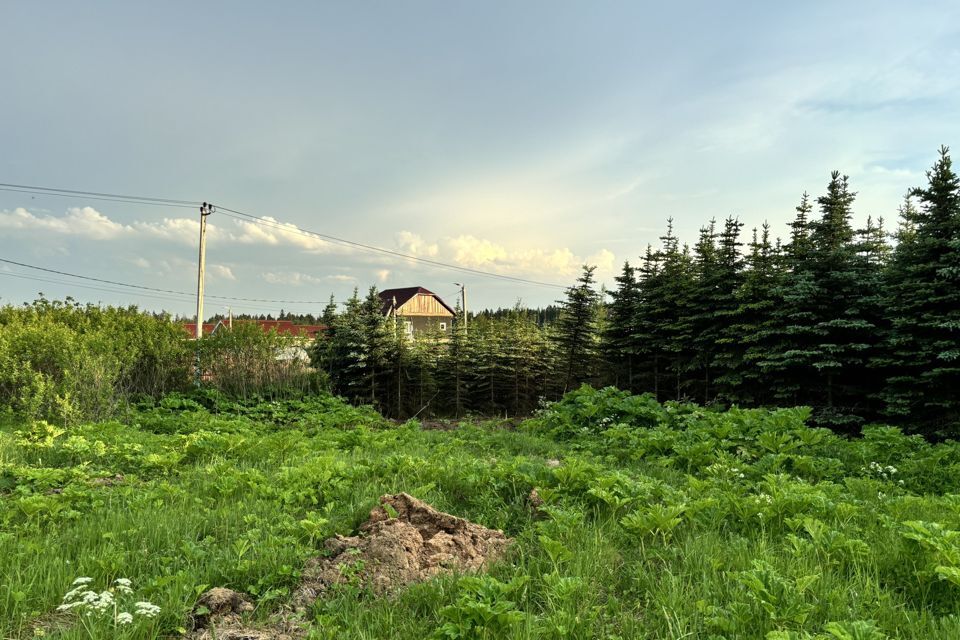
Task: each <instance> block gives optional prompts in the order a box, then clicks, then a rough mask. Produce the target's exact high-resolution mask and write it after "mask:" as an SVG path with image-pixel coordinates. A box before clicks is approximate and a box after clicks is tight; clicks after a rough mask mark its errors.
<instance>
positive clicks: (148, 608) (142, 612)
mask: <svg viewBox="0 0 960 640" xmlns="http://www.w3.org/2000/svg"><path fill="white" fill-rule="evenodd" d="M134 606H135V607H136V608H137V611H136V613H137V615H138V616H144V617H146V618H153V617H154V616H156V615H157V614H158V613H160V607H158V606H157V605H155V604H153V603H152V602H137V603H135V604H134Z"/></svg>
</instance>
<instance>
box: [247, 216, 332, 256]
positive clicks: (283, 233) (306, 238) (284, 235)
mask: <svg viewBox="0 0 960 640" xmlns="http://www.w3.org/2000/svg"><path fill="white" fill-rule="evenodd" d="M263 219H264V220H267V221H268V222H269V224H268V225H261V224H258V223H256V222H246V221H244V220H238V221H236V224H237V226H238V227H239V228H240V233H230V234H228V238H229V240H232V241H234V242H240V243H242V244H269V245H290V246H293V247H298V248H300V249H303V250H304V251H307V252H309V253H327V252H329V251H331V250H332V249H333V248H334V245H333V244H332V243H330V242H327V241H326V240H323V239H322V238H318V237H317V236H315V235H312V234H310V233H309V232H307V231H304V230H302V229H301V228H300V227H298V226H297V225H295V224H289V223H285V222H279V221H277V220H275V219H274V218H270V217H264V218H263Z"/></svg>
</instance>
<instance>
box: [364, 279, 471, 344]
mask: <svg viewBox="0 0 960 640" xmlns="http://www.w3.org/2000/svg"><path fill="white" fill-rule="evenodd" d="M380 300H381V302H382V303H383V307H382V310H383V314H384V315H385V316H387V317H392V318H396V319H397V322H400V323H402V326H403V329H404V331H405V332H406V334H407V335H408V336H411V337H412V336H414V335H416V334H418V333H423V332H425V331H431V330H438V329H439V330H440V331H443V332H445V333H447V334H449V333H450V332H451V331H452V330H453V320H454V317H455V316H456V314H455V313H454V311H453V309H452V308H451V307H450V305H448V304H447V303H446V302H444V301H443V299H442V298H440V296H438V295H437V294H435V293H434V292H432V291H429V290H427V289H424V288H423V287H403V288H401V289H386V290H384V291H381V292H380Z"/></svg>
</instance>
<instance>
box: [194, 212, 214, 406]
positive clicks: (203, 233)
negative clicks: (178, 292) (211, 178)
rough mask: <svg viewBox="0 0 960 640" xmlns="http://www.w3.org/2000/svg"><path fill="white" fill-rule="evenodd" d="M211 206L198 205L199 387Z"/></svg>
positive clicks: (197, 362)
mask: <svg viewBox="0 0 960 640" xmlns="http://www.w3.org/2000/svg"><path fill="white" fill-rule="evenodd" d="M213 211H214V207H213V205H212V204H207V203H206V202H204V203H203V204H202V205H200V259H199V261H198V264H197V331H196V334H195V335H196V338H197V361H196V366H195V367H194V383H195V384H196V385H197V387H198V388H199V387H200V381H201V380H202V378H203V369H202V368H201V366H200V338H202V337H203V270H204V266H205V264H206V257H207V216H209V215H210V214H211V213H213Z"/></svg>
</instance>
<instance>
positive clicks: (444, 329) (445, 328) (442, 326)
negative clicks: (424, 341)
mask: <svg viewBox="0 0 960 640" xmlns="http://www.w3.org/2000/svg"><path fill="white" fill-rule="evenodd" d="M446 330H447V323H446V322H441V323H440V331H446Z"/></svg>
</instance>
